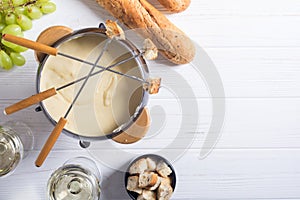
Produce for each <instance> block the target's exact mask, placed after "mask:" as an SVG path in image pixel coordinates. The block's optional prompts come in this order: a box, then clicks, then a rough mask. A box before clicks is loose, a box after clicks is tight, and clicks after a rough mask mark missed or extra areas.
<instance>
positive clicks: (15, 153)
mask: <svg viewBox="0 0 300 200" xmlns="http://www.w3.org/2000/svg"><path fill="white" fill-rule="evenodd" d="M33 143H34V137H33V134H32V132H31V129H30V128H29V127H28V126H27V125H26V124H25V123H23V122H21V121H8V122H6V123H4V124H2V125H0V177H5V176H8V175H10V174H12V173H13V172H14V171H15V169H16V168H17V166H18V165H19V163H20V162H21V161H22V160H23V159H24V158H25V157H26V156H27V155H28V153H29V151H31V150H32V149H33Z"/></svg>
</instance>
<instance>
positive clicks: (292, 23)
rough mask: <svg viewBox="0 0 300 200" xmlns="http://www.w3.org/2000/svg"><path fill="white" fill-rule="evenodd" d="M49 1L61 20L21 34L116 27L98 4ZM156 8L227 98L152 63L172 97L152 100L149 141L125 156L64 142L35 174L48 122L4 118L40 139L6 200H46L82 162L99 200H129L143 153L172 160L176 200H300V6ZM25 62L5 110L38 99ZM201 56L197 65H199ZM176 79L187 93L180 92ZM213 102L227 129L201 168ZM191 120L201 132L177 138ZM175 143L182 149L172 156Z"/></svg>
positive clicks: (185, 73)
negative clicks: (65, 171)
mask: <svg viewBox="0 0 300 200" xmlns="http://www.w3.org/2000/svg"><path fill="white" fill-rule="evenodd" d="M53 1H54V2H55V3H56V4H57V11H56V12H55V13H53V14H50V15H46V16H44V17H43V18H42V19H40V20H35V21H34V22H33V29H32V30H30V31H27V32H25V36H26V37H27V38H29V39H36V38H37V36H38V34H39V33H40V32H41V31H42V30H44V29H45V28H47V27H49V26H52V25H65V26H68V27H71V28H73V29H74V30H77V29H80V28H85V27H92V26H93V27H94V26H97V25H98V24H99V23H100V22H103V21H104V20H105V19H107V18H109V19H113V18H112V17H111V16H110V15H109V14H108V13H107V12H106V11H105V10H103V9H102V8H100V7H99V6H98V5H97V3H96V2H95V1H93V0H64V1H58V0H53ZM150 2H152V3H153V4H154V5H155V6H156V7H158V8H159V9H160V10H162V11H163V12H164V13H165V14H166V15H167V16H168V18H169V19H170V20H171V21H172V22H174V23H175V24H176V25H177V26H178V27H180V28H182V29H183V30H184V31H185V32H186V33H187V34H188V35H189V36H190V37H191V38H192V39H193V40H194V41H195V43H196V44H197V46H198V47H199V48H200V49H201V51H199V52H206V53H207V57H208V58H209V59H210V60H211V61H212V63H213V67H214V68H215V69H216V70H217V72H218V75H219V76H220V78H221V80H222V83H223V86H224V92H225V95H223V96H211V93H210V91H209V88H208V86H207V84H206V81H205V78H208V77H203V74H201V73H199V71H197V69H198V67H199V66H197V63H196V64H195V63H192V64H191V65H187V66H180V67H168V66H165V63H164V62H159V63H151V68H150V70H151V74H152V75H156V76H158V75H159V76H161V77H162V80H163V84H164V85H165V86H166V87H167V88H169V91H168V90H162V92H161V93H160V94H159V95H157V96H153V97H151V99H150V102H149V104H148V108H149V109H150V111H152V112H151V118H152V124H153V126H152V127H151V129H150V132H149V134H148V135H147V137H146V138H145V139H143V140H142V141H140V142H139V143H136V144H133V145H127V146H124V145H119V144H116V143H113V142H111V141H99V142H95V143H93V144H92V145H91V148H90V149H87V150H84V149H81V148H80V147H79V145H78V141H77V140H75V139H72V138H70V137H68V136H66V135H64V134H62V135H61V136H60V138H59V140H58V142H57V143H56V145H55V146H54V150H53V151H52V152H51V154H50V156H49V157H48V159H47V162H46V164H45V165H44V166H43V167H42V168H36V167H34V160H35V159H36V157H37V155H38V153H39V151H40V149H41V148H42V145H43V144H44V141H45V140H46V138H47V137H48V135H49V133H50V132H51V130H52V129H53V126H52V124H51V123H50V122H49V121H48V120H47V118H46V117H45V116H44V115H43V113H41V112H40V113H36V112H35V111H34V108H35V106H32V107H30V108H28V109H26V110H24V111H21V112H18V113H16V114H14V115H11V116H4V115H3V114H2V112H0V121H1V122H4V121H8V120H22V121H24V122H26V123H27V124H28V125H29V126H30V127H31V128H32V130H33V133H34V135H35V145H34V151H32V152H31V153H30V154H29V156H28V157H27V158H26V160H24V162H22V164H21V165H20V166H19V167H18V169H17V170H16V171H15V172H14V174H12V175H11V176H9V177H7V178H5V179H0V200H2V199H5V200H17V199H22V198H23V197H24V194H26V197H27V198H28V199H31V200H40V199H46V196H45V195H46V183H47V180H48V178H49V176H50V175H51V173H52V172H53V171H54V170H55V169H56V168H58V167H59V166H61V165H62V164H63V163H64V162H65V161H66V160H67V159H69V158H71V157H73V156H78V155H85V156H89V157H92V158H94V159H95V160H96V161H97V164H98V166H99V168H100V170H101V172H102V183H101V186H102V191H103V194H102V199H109V200H114V199H129V197H128V196H126V193H125V190H124V188H123V185H122V183H123V172H122V170H123V169H124V168H125V167H126V166H127V164H128V162H129V161H130V160H132V158H134V157H135V156H137V155H139V154H144V153H159V154H162V155H166V156H167V157H168V158H170V159H171V161H172V163H173V164H174V167H175V169H176V173H177V178H178V182H177V186H176V190H175V194H174V196H173V198H172V199H178V200H179V199H195V200H196V199H197V200H198V199H199V200H201V199H205V200H215V199H220V200H231V199H236V200H237V199H239V200H240V199H251V200H254V199H255V200H259V199H283V200H284V199H300V190H299V186H300V182H299V180H300V171H299V167H297V166H298V165H299V163H300V156H299V155H300V152H299V150H300V137H299V132H300V125H299V119H300V117H299V113H300V103H299V102H300V101H299V100H300V68H299V66H300V58H299V53H300V28H299V22H300V1H298V0H285V1H283V0H252V1H249V0H226V1H224V0H201V1H200V0H199V1H197V0H192V3H191V6H190V7H189V8H188V9H187V10H186V11H185V12H182V13H178V14H170V13H168V12H166V11H165V9H163V8H162V6H160V5H159V4H158V2H157V1H156V0H151V1H150ZM24 55H25V56H26V60H27V64H26V65H25V66H24V67H22V68H18V69H16V70H15V71H13V72H11V73H8V74H3V73H0V84H1V85H0V110H3V109H4V108H5V107H6V106H8V105H10V104H12V103H14V102H16V101H18V100H21V99H23V98H24V97H27V96H30V95H32V94H34V93H35V92H36V89H35V88H36V83H35V77H36V72H37V68H38V63H37V62H36V60H35V58H34V55H33V52H32V51H31V50H29V51H27V52H26V53H25V54H24ZM202 55H203V56H204V54H199V55H197V56H199V59H200V60H201V59H204V58H203V57H201V56H202ZM178 75H180V77H181V78H183V79H184V80H185V81H186V83H187V84H188V86H186V85H182V84H178ZM201 75H202V76H201ZM209 78H211V77H209ZM212 78H215V77H212ZM175 88H176V89H177V91H186V90H187V89H192V91H193V94H192V95H191V94H190V93H185V94H186V95H185V96H181V97H182V99H180V98H178V97H176V98H174V93H172V92H170V91H171V90H172V89H175ZM214 99H220V100H224V101H225V103H226V104H225V105H226V112H225V123H224V126H223V129H222V131H221V133H220V137H219V141H218V143H217V144H216V146H215V148H214V150H213V151H212V152H211V153H210V154H209V155H208V156H207V157H205V158H204V159H200V158H199V155H200V152H201V151H202V150H203V148H205V147H204V146H203V144H204V142H205V141H206V140H207V139H209V137H207V136H208V134H209V132H208V131H209V128H210V125H211V120H212V118H213V117H214V116H215V115H216V112H214V110H213V107H212V101H213V100H214ZM181 101H184V103H189V102H191V103H196V104H197V107H198V108H195V109H194V112H192V111H190V108H189V109H188V112H187V113H185V114H184V115H183V114H182V110H181V108H182V107H180V104H179V103H180V102H181ZM191 105H192V104H191ZM163 111H164V112H163ZM195 113H197V118H198V123H196V124H195V123H192V121H191V123H187V126H184V127H185V128H184V129H183V133H182V134H179V133H178V131H179V129H180V127H181V125H182V124H181V122H182V121H183V119H189V117H191V116H194V114H195ZM164 114H165V118H163V116H164ZM162 121H163V122H164V123H161V122H162ZM174 140H177V141H181V142H178V143H174V144H172V145H171V146H168V145H169V144H171V143H172V142H173V141H174ZM212 142H213V141H212ZM181 144H190V146H188V147H184V146H182V145H181ZM174 158H176V159H174Z"/></svg>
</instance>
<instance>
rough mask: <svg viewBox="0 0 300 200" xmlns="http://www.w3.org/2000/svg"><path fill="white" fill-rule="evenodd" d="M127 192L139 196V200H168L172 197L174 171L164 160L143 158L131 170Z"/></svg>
mask: <svg viewBox="0 0 300 200" xmlns="http://www.w3.org/2000/svg"><path fill="white" fill-rule="evenodd" d="M129 174H130V176H129V177H128V179H127V190H129V191H132V192H135V193H137V194H138V197H137V200H156V199H157V200H168V199H170V197H171V196H172V193H173V188H172V186H171V181H172V180H171V178H170V177H169V176H170V174H172V170H171V169H170V167H169V166H168V165H167V164H166V163H165V162H164V161H163V160H154V159H152V158H150V157H146V158H141V159H139V160H137V161H136V162H134V163H133V164H132V165H131V166H130V168H129Z"/></svg>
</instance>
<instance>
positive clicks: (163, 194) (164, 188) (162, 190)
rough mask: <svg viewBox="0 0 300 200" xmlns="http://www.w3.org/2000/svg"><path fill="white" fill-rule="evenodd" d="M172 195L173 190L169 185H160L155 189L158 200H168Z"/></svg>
mask: <svg viewBox="0 0 300 200" xmlns="http://www.w3.org/2000/svg"><path fill="white" fill-rule="evenodd" d="M172 194H173V188H172V187H171V185H169V184H165V183H161V184H160V186H159V187H158V189H157V199H158V200H169V199H170V198H171V196H172Z"/></svg>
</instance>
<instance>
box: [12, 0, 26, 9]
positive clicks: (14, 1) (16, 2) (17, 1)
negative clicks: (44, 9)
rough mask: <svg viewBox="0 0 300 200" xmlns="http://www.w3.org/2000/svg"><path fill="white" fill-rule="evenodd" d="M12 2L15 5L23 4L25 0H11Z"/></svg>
mask: <svg viewBox="0 0 300 200" xmlns="http://www.w3.org/2000/svg"><path fill="white" fill-rule="evenodd" d="M12 3H13V5H14V6H15V7H16V6H20V5H23V4H25V3H26V0H12Z"/></svg>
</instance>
